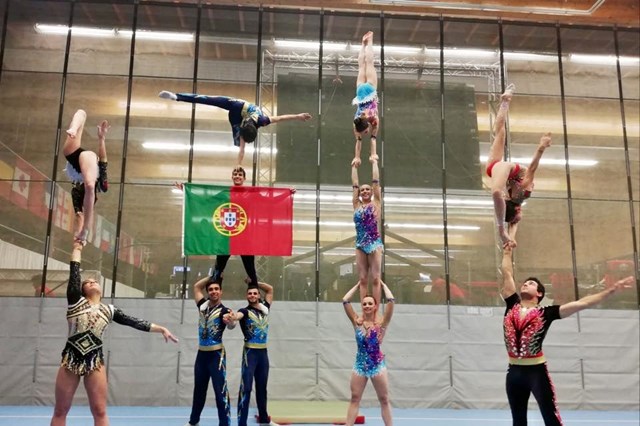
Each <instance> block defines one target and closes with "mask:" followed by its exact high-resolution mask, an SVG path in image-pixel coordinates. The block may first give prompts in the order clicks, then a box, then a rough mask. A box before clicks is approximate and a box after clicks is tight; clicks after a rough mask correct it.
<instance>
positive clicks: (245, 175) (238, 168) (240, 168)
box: [231, 166, 247, 178]
mask: <svg viewBox="0 0 640 426" xmlns="http://www.w3.org/2000/svg"><path fill="white" fill-rule="evenodd" d="M233 172H241V173H242V177H244V178H246V177H247V172H245V171H244V169H243V168H242V166H238V167H236V168H235V169H233V171H232V172H231V174H233Z"/></svg>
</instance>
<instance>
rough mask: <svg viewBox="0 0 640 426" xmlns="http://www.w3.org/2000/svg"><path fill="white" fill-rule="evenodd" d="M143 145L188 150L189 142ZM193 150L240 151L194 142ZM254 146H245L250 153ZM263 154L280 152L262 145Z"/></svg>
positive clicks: (155, 148)
mask: <svg viewBox="0 0 640 426" xmlns="http://www.w3.org/2000/svg"><path fill="white" fill-rule="evenodd" d="M142 147H143V148H144V149H150V150H155V151H188V150H189V144H187V143H179V142H143V143H142ZM193 150H194V151H196V152H221V153H225V152H238V148H236V147H234V146H229V145H217V144H211V143H197V142H196V143H194V144H193ZM253 151H254V147H253V146H247V147H246V148H245V152H246V153H248V154H253ZM260 153H261V154H272V155H275V154H277V153H278V149H277V148H273V149H272V148H269V147H262V148H260Z"/></svg>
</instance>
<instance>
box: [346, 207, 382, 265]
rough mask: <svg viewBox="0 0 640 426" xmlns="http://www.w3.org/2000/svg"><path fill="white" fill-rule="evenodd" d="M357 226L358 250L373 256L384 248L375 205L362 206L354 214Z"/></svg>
mask: <svg viewBox="0 0 640 426" xmlns="http://www.w3.org/2000/svg"><path fill="white" fill-rule="evenodd" d="M353 221H354V222H355V224H356V248H357V249H360V250H362V251H363V252H365V253H366V254H371V253H373V252H374V251H376V249H377V248H378V247H382V239H381V238H380V232H379V231H378V218H377V215H376V207H375V205H374V204H373V203H369V204H365V205H361V206H360V207H358V208H357V209H356V211H355V212H353Z"/></svg>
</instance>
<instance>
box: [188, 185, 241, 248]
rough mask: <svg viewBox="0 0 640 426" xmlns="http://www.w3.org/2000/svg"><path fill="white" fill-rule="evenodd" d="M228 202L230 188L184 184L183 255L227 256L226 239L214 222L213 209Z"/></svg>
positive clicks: (227, 243) (227, 242) (227, 246)
mask: <svg viewBox="0 0 640 426" xmlns="http://www.w3.org/2000/svg"><path fill="white" fill-rule="evenodd" d="M229 199H230V193H229V187H224V186H211V185H202V184H195V183H186V184H184V201H183V202H184V209H183V210H184V217H183V224H184V229H183V231H184V237H183V242H182V252H183V255H185V256H189V255H204V254H209V255H213V254H229V237H228V236H226V235H223V234H221V233H220V232H218V231H217V230H216V227H215V226H214V223H213V215H214V213H215V211H216V209H217V208H218V207H220V206H221V205H224V204H226V203H228V202H229Z"/></svg>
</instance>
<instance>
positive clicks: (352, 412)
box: [342, 283, 395, 426]
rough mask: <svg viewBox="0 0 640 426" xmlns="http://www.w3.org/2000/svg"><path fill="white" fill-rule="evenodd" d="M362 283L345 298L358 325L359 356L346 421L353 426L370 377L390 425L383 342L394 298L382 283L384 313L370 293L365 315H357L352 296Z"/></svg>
mask: <svg viewBox="0 0 640 426" xmlns="http://www.w3.org/2000/svg"><path fill="white" fill-rule="evenodd" d="M359 287H360V284H356V285H355V286H353V288H352V289H351V290H349V291H348V292H347V294H345V295H344V298H343V299H342V305H343V306H344V312H345V313H346V314H347V317H348V318H349V320H350V321H351V324H352V325H353V328H354V329H355V335H356V343H357V345H358V350H357V352H356V360H355V363H354V364H353V371H352V372H351V385H350V386H351V401H350V402H349V409H348V410H347V422H346V425H347V426H353V424H354V422H355V420H356V417H357V416H358V408H359V407H360V400H361V399H362V394H363V393H364V388H365V386H366V385H367V381H368V380H369V379H371V383H373V388H374V389H375V391H376V395H377V396H378V401H380V410H381V411H382V420H383V421H384V424H385V426H391V425H392V424H393V420H392V418H391V403H390V402H389V378H388V376H387V366H386V363H385V360H384V354H383V353H382V350H381V349H380V345H381V344H382V339H383V338H384V335H385V333H386V331H387V327H388V326H389V322H390V321H391V317H392V316H393V307H394V303H395V299H394V298H393V294H392V293H391V290H390V289H389V287H387V285H386V284H385V283H382V288H383V289H384V296H385V298H386V299H387V304H386V306H385V308H384V315H383V317H382V318H380V317H379V316H378V314H377V313H378V300H376V299H375V298H374V297H373V296H369V295H367V296H365V297H364V298H362V300H361V305H362V316H360V317H358V316H357V314H356V312H355V311H354V309H353V307H352V306H351V298H352V297H353V294H354V293H355V292H356V291H358V288H359ZM360 322H361V324H360Z"/></svg>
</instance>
